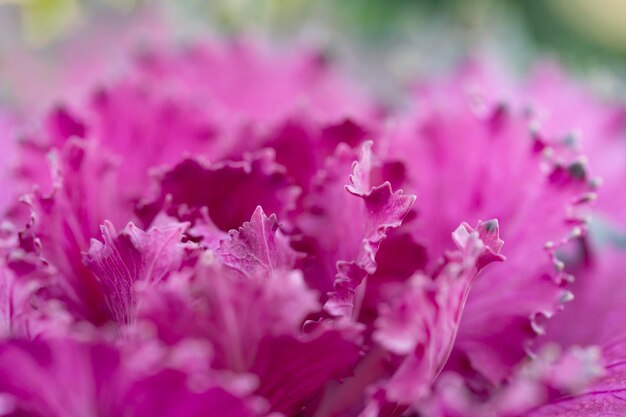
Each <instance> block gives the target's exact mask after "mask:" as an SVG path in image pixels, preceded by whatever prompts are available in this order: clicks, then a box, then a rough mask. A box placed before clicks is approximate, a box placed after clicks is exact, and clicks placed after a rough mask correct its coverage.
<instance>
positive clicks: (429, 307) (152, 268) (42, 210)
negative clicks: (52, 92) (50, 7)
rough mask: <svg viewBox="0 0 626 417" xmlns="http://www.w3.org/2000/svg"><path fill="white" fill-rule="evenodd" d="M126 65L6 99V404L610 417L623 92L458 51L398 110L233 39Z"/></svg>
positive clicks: (2, 369) (295, 415)
mask: <svg viewBox="0 0 626 417" xmlns="http://www.w3.org/2000/svg"><path fill="white" fill-rule="evenodd" d="M123 68H124V69H123V70H122V71H119V72H118V73H117V74H116V75H115V76H113V77H108V78H107V77H105V76H104V74H105V70H104V68H103V69H102V74H103V75H102V77H101V78H100V79H99V81H98V82H94V83H93V84H91V81H90V83H89V84H87V85H84V86H81V88H80V90H81V91H85V92H86V93H85V94H84V95H83V96H80V97H74V96H73V97H68V100H67V101H66V102H63V101H61V102H59V103H58V104H57V105H56V106H54V107H52V108H50V109H48V112H47V114H46V115H45V116H44V117H39V116H25V112H18V111H14V110H15V109H11V108H2V109H0V111H1V112H2V113H1V114H0V139H1V146H2V154H3V156H2V157H0V170H1V172H0V184H1V186H2V190H3V193H2V199H0V209H2V210H3V214H2V216H3V217H2V220H1V222H0V416H10V417H18V416H20V417H22V416H28V417H85V416H102V417H104V416H110V417H118V416H125V417H144V416H145V417H147V416H166V417H167V416H172V417H174V416H176V417H196V416H205V417H206V416H215V417H230V416H232V417H400V416H433V417H483V416H484V417H514V416H520V417H521V416H525V417H552V416H563V415H569V416H598V417H599V416H613V415H614V416H618V415H624V414H626V367H625V366H624V364H625V363H626V326H624V324H623V318H624V315H625V314H626V290H624V288H626V276H624V274H623V273H622V269H621V268H622V267H624V268H626V251H625V250H624V241H625V238H626V216H624V202H625V199H624V196H625V195H626V189H624V188H623V187H624V185H623V184H624V182H625V181H626V142H624V141H625V140H626V106H624V105H623V104H622V103H617V102H610V101H608V100H604V99H602V98H600V97H599V96H597V95H595V94H594V93H593V92H592V91H591V90H589V89H588V88H586V87H584V86H583V85H582V84H581V83H579V82H576V81H574V80H573V79H570V78H569V77H567V76H566V75H565V74H564V73H563V72H562V70H560V69H559V68H558V67H557V66H555V65H544V66H541V67H538V68H537V70H536V71H535V72H533V73H531V74H530V75H529V76H528V77H527V78H526V79H523V80H519V79H515V78H514V77H512V76H508V74H505V73H503V72H502V71H499V70H496V69H495V66H493V65H491V64H490V63H488V62H471V63H468V64H466V65H463V66H461V67H460V68H458V70H457V71H456V72H454V73H453V74H452V75H449V76H446V77H440V78H434V79H430V80H422V81H421V82H420V83H419V85H418V86H417V87H416V88H415V89H413V90H407V91H406V96H407V97H409V98H410V100H409V102H410V104H409V105H408V106H407V107H406V108H400V109H397V108H396V109H391V108H388V107H386V106H385V105H384V103H379V102H378V101H377V100H376V99H374V98H372V97H371V96H369V95H368V94H367V93H366V92H365V89H360V88H359V87H358V85H356V84H357V83H355V82H354V81H353V80H351V78H349V77H347V76H346V75H345V74H343V73H341V72H340V71H339V69H337V68H335V67H334V66H333V65H331V63H330V62H329V61H328V60H327V59H324V58H323V57H322V55H320V54H318V53H315V52H312V51H311V50H294V51H292V52H290V53H286V52H284V51H283V52H278V51H272V50H269V49H267V48H263V47H260V46H258V45H255V44H254V43H250V42H234V43H225V42H201V43H196V44H194V45H187V46H185V47H180V46H177V47H174V46H164V45H160V46H155V47H152V48H150V47H145V46H144V48H143V49H142V50H141V52H140V53H137V54H135V55H132V54H131V58H129V61H128V63H127V64H125V65H124V66H123ZM72 71H76V69H75V68H73V69H69V68H68V73H70V72H72ZM26 113H27V112H26Z"/></svg>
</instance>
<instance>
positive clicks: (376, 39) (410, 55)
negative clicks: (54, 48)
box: [0, 0, 626, 94]
mask: <svg viewBox="0 0 626 417" xmlns="http://www.w3.org/2000/svg"><path fill="white" fill-rule="evenodd" d="M146 7H156V8H159V9H161V10H162V11H163V14H164V15H165V16H166V17H167V18H168V19H171V20H172V21H173V22H174V25H173V26H174V27H178V28H180V29H181V30H182V31H187V32H193V31H204V32H206V31H207V30H209V31H213V32H218V33H220V34H223V35H224V34H225V35H237V34H241V33H245V34H248V35H251V36H256V35H261V36H263V37H270V38H273V39H275V40H279V41H280V40H286V41H289V42H290V41H293V40H296V41H302V40H303V39H304V40H305V41H310V42H313V43H315V44H316V45H321V46H322V47H323V48H324V49H325V50H326V52H327V53H328V54H330V55H339V56H341V58H342V60H343V61H347V62H348V64H349V65H350V63H351V65H352V67H353V68H352V72H353V73H355V74H359V73H360V75H362V76H364V77H366V78H367V77H370V78H376V80H375V81H376V82H375V83H371V84H372V85H374V87H375V88H379V86H380V89H381V90H382V93H383V94H393V93H392V92H393V91H394V90H393V88H392V87H393V86H391V87H390V86H389V85H386V84H389V83H391V82H397V81H398V80H399V82H404V81H407V80H409V79H410V78H411V77H413V76H414V75H415V74H420V73H423V72H429V71H430V72H432V71H439V70H441V69H443V68H449V67H450V64H451V63H453V62H451V61H454V60H459V59H463V58H464V56H465V55H466V54H468V53H470V52H475V51H479V52H481V53H484V52H487V53H495V54H496V55H497V56H500V57H503V58H504V59H505V60H506V61H507V62H508V63H511V65H512V66H513V67H517V68H523V67H524V66H525V65H527V64H528V63H530V62H533V61H534V60H535V57H536V56H537V54H540V55H549V56H553V57H555V58H557V59H558V60H559V61H561V62H563V63H565V64H566V65H568V66H570V67H572V68H574V69H576V70H578V71H580V72H583V73H587V72H589V71H596V72H597V70H598V69H600V70H601V71H605V72H606V71H609V72H611V73H613V74H616V75H617V77H618V78H619V77H620V75H621V74H624V73H625V68H626V0H594V1H591V0H545V1H519V0H184V1H183V0H143V1H142V0H0V46H1V43H2V42H1V41H2V37H3V36H4V38H5V39H9V37H8V36H5V34H4V33H3V31H2V29H3V28H2V27H1V26H2V17H3V16H2V12H3V9H6V8H10V9H12V10H13V12H14V13H15V11H16V10H18V11H19V12H18V13H17V14H18V15H20V16H21V22H22V23H21V30H22V33H23V36H22V38H23V40H25V41H26V43H27V44H28V45H30V46H41V45H45V44H46V43H55V42H58V41H60V40H62V39H63V38H64V37H65V38H67V37H69V36H71V35H72V33H79V32H76V31H75V28H76V27H79V26H80V27H82V28H84V27H86V26H89V25H90V24H91V23H93V22H98V21H99V20H102V19H106V18H107V16H109V17H110V16H111V15H112V14H119V15H124V16H128V15H131V17H132V14H133V13H136V12H137V11H138V10H140V9H142V8H146ZM103 12H104V13H103ZM103 15H104V17H103ZM129 21H132V20H131V19H129ZM5 22H6V19H5ZM90 22H91V23H90ZM79 36H80V35H79ZM381 74H386V75H387V74H388V75H390V76H391V77H390V78H394V79H395V80H392V81H389V80H387V79H381Z"/></svg>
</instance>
